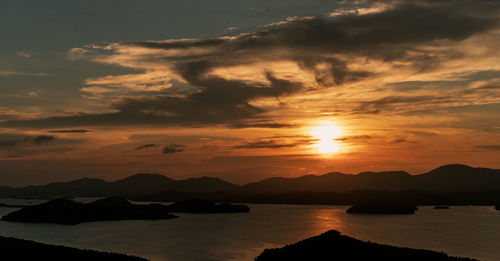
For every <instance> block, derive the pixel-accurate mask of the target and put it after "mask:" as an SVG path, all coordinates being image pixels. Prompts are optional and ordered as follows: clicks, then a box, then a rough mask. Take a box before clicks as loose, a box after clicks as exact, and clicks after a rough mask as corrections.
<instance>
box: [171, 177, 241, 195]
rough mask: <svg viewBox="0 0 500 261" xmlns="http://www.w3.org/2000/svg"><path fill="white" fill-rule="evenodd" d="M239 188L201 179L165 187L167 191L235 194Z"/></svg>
mask: <svg viewBox="0 0 500 261" xmlns="http://www.w3.org/2000/svg"><path fill="white" fill-rule="evenodd" d="M239 188H240V186H238V185H235V184H232V183H229V182H226V181H224V180H222V179H218V178H211V177H200V178H189V179H184V180H178V181H176V182H175V183H171V184H170V185H169V186H167V187H165V190H174V191H179V192H198V193H205V192H216V191H226V192H234V191H237V190H238V189H239Z"/></svg>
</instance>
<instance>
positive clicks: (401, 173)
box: [357, 170, 410, 176]
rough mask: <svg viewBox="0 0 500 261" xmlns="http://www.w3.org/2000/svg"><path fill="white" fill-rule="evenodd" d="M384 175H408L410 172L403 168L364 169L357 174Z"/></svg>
mask: <svg viewBox="0 0 500 261" xmlns="http://www.w3.org/2000/svg"><path fill="white" fill-rule="evenodd" d="M385 175H390V176H395V175H399V176H410V174H409V173H408V172H406V171H403V170H393V171H380V172H372V171H365V172H360V173H359V174H357V176H385Z"/></svg>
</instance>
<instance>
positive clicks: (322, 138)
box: [311, 120, 343, 154]
mask: <svg viewBox="0 0 500 261" xmlns="http://www.w3.org/2000/svg"><path fill="white" fill-rule="evenodd" d="M342 133H343V131H342V129H341V128H340V127H339V126H338V125H337V124H335V123H334V122H332V121H328V120H325V121H320V122H318V124H317V125H316V126H314V127H312V128H311V135H312V136H314V137H315V138H316V139H317V140H318V142H317V143H316V144H315V147H316V149H317V151H318V152H319V153H321V154H331V153H335V152H338V151H339V150H340V143H339V142H338V141H336V140H335V139H337V138H338V137H340V136H341V135H342Z"/></svg>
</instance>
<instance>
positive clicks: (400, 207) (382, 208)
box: [346, 201, 418, 214]
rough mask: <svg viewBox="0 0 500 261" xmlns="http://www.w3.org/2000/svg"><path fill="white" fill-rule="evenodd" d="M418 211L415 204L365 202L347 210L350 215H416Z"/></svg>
mask: <svg viewBox="0 0 500 261" xmlns="http://www.w3.org/2000/svg"><path fill="white" fill-rule="evenodd" d="M416 210H418V208H417V206H416V205H415V204H413V203H407V202H381V201H373V202H364V203H359V204H355V205H353V206H352V207H350V208H349V209H347V210H346V213H349V214H415V211H416Z"/></svg>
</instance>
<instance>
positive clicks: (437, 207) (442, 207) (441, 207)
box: [434, 206, 450, 209]
mask: <svg viewBox="0 0 500 261" xmlns="http://www.w3.org/2000/svg"><path fill="white" fill-rule="evenodd" d="M434 209H450V207H448V206H435V207H434Z"/></svg>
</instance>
